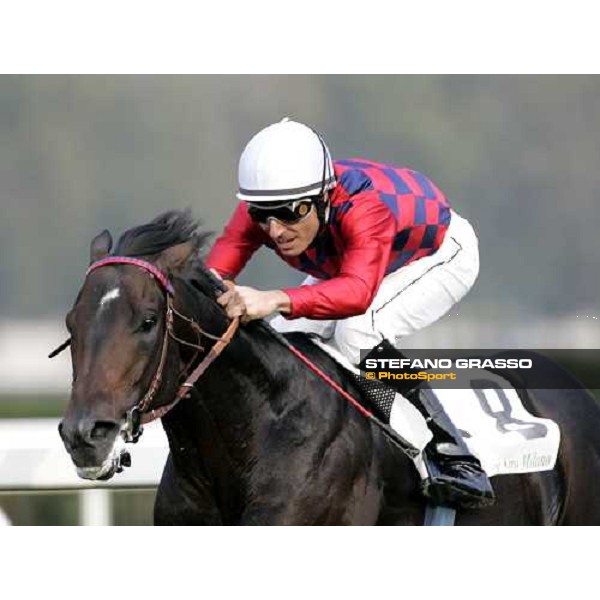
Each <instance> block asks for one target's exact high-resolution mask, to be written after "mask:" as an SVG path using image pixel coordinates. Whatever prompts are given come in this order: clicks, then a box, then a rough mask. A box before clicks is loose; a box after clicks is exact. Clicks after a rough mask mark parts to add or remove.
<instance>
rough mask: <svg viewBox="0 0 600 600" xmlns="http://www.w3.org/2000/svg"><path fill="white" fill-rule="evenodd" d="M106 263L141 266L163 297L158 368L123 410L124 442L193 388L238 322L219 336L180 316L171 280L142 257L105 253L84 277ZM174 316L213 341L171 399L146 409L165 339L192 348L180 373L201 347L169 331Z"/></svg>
mask: <svg viewBox="0 0 600 600" xmlns="http://www.w3.org/2000/svg"><path fill="white" fill-rule="evenodd" d="M109 265H133V266H136V267H138V268H140V269H143V270H144V271H146V272H147V273H149V274H150V275H151V276H152V277H153V278H154V280H155V281H156V283H158V285H159V287H160V288H161V289H162V290H163V291H164V292H165V294H166V298H167V303H166V311H165V335H164V337H163V342H162V348H161V352H160V360H159V363H158V367H157V368H156V372H155V373H154V377H153V378H152V381H151V383H150V386H149V388H148V390H147V391H146V393H145V394H144V397H143V398H142V399H141V400H140V401H139V402H138V403H137V404H136V405H135V406H134V407H133V408H132V409H130V410H129V411H128V412H127V422H126V427H125V430H124V432H123V434H124V438H125V441H126V442H136V441H137V440H138V438H139V437H140V435H141V434H142V427H141V426H142V425H143V424H146V423H150V422H151V421H154V420H155V419H160V418H161V417H163V416H164V415H165V414H167V413H168V412H169V411H170V410H171V409H172V408H173V407H174V406H175V405H176V404H177V403H178V402H179V401H180V400H181V399H182V398H184V397H186V396H188V395H189V393H190V390H191V389H192V388H193V387H194V384H195V383H196V381H198V379H199V378H200V377H201V376H202V374H203V373H204V372H205V371H206V369H208V367H209V366H210V365H211V364H212V363H213V362H214V361H215V360H216V359H217V358H218V356H219V355H220V354H221V352H223V350H225V348H226V347H227V346H228V344H229V343H230V342H231V340H232V339H233V336H234V335H235V333H236V331H237V329H238V327H239V323H240V321H239V318H237V317H236V318H235V319H233V320H232V321H231V323H230V324H229V326H228V327H227V330H226V331H225V333H224V334H223V335H222V336H216V335H213V334H211V333H208V332H207V331H204V330H203V329H202V328H201V327H200V326H199V325H198V323H196V322H195V321H194V320H193V319H190V318H188V317H186V316H185V315H182V314H181V313H180V312H178V311H177V310H176V309H175V308H174V306H173V298H174V296H175V290H174V288H173V284H172V283H171V281H170V280H169V278H168V277H167V275H166V274H165V273H164V272H163V271H161V270H160V269H159V268H158V267H156V266H155V265H153V264H152V263H150V262H147V261H145V260H141V259H139V258H133V257H130V256H109V257H107V258H103V259H101V260H99V261H97V262H95V263H93V264H92V265H90V267H89V268H88V270H87V272H86V274H85V276H86V277H87V276H88V275H89V274H90V273H92V272H93V271H95V270H96V269H99V268H101V267H106V266H109ZM175 317H178V318H180V319H182V320H183V321H185V322H187V323H188V324H189V325H190V327H191V328H192V330H193V331H194V332H195V333H196V335H197V337H198V342H199V341H200V338H201V337H205V338H208V339H210V340H213V341H214V342H215V343H214V344H213V346H212V348H211V349H210V350H209V351H208V353H207V354H206V356H205V357H204V358H203V359H202V360H201V361H200V363H199V364H198V366H197V367H196V368H195V369H194V370H193V371H192V372H191V373H190V374H189V375H188V376H187V378H186V380H185V381H184V382H183V383H182V384H181V385H180V386H179V388H178V390H177V392H176V394H175V398H174V400H173V401H172V402H170V403H169V404H165V405H163V406H159V407H157V408H153V409H152V408H150V405H151V404H152V402H153V400H154V398H155V397H156V394H157V392H158V390H159V388H160V384H161V383H162V379H163V371H164V368H165V364H166V361H167V354H168V346H169V338H172V339H173V340H174V341H175V342H177V343H179V344H183V345H186V346H191V347H192V348H195V349H196V354H195V355H194V357H193V358H192V360H191V362H190V363H188V366H187V367H186V368H185V369H184V372H185V371H186V370H187V368H189V366H190V364H191V363H192V362H193V361H194V360H195V358H196V356H197V354H198V352H199V351H202V350H204V348H203V346H201V345H200V344H199V343H198V344H191V343H190V342H186V341H185V340H181V339H179V338H178V337H176V336H175V333H174V331H173V321H174V318H175ZM67 345H68V344H67V342H65V344H63V345H62V346H61V347H59V348H57V350H55V351H54V352H53V353H52V355H54V356H55V355H56V354H57V353H58V351H60V350H61V349H64V348H66V347H67Z"/></svg>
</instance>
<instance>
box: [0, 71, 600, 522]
mask: <svg viewBox="0 0 600 600" xmlns="http://www.w3.org/2000/svg"><path fill="white" fill-rule="evenodd" d="M283 116H290V117H293V118H295V119H297V120H300V121H304V122H306V123H308V124H310V125H311V126H313V127H314V128H316V129H317V130H319V131H320V132H321V134H322V135H323V136H324V138H325V139H326V140H327V142H328V144H329V147H330V148H331V150H332V153H333V155H334V157H338V158H342V157H352V156H363V157H367V158H371V159H373V160H380V161H383V162H389V163H394V164H398V165H404V166H409V167H411V168H414V169H416V170H418V171H422V172H423V173H425V174H426V175H428V176H429V177H430V178H431V179H433V180H434V181H435V182H436V183H437V185H438V186H439V187H440V188H441V189H442V190H443V191H444V192H445V193H446V195H447V196H448V197H449V199H450V200H451V202H452V203H453V205H454V207H455V209H456V210H457V211H458V212H459V213H460V214H462V215H463V216H465V217H466V218H468V219H469V220H470V221H471V223H473V225H474V226H475V228H476V230H477V232H478V234H479V239H480V250H481V273H480V277H479V280H478V282H477V283H476V285H475V287H474V289H473V290H472V291H471V293H470V294H469V295H468V296H467V298H466V299H465V300H463V301H462V302H461V303H460V304H459V305H458V306H457V307H456V311H455V312H453V313H451V314H449V315H447V316H446V317H444V318H443V319H441V320H440V321H439V322H438V323H437V324H435V325H433V326H432V327H430V328H429V329H428V330H426V331H425V332H422V333H421V334H418V335H417V336H414V338H413V339H409V340H407V341H406V344H407V346H412V347H440V348H442V347H463V348H492V347H507V348H508V347H529V348H536V347H538V348H544V347H545V348H597V347H598V342H599V341H600V313H599V311H598V309H597V307H598V298H599V297H600V277H598V274H597V269H598V265H600V238H599V236H598V232H599V231H600V210H599V209H598V204H599V200H600V135H599V134H600V77H595V76H480V75H461V76H452V75H443V76H429V75H428V76H407V75H403V76H0V136H1V138H2V144H1V145H0V207H1V209H2V211H1V213H0V418H2V419H8V418H12V419H17V418H23V417H56V416H58V415H60V413H61V411H62V409H63V407H64V404H65V401H66V397H67V394H68V386H69V383H70V381H69V379H70V366H69V360H68V356H66V355H64V356H62V357H61V358H57V359H55V361H49V360H47V359H46V355H47V353H48V351H49V350H50V349H52V348H53V347H54V346H56V345H57V344H59V343H60V342H61V341H62V340H63V339H64V338H65V337H66V330H65V329H64V325H63V319H64V315H65V313H66V312H67V310H68V308H69V307H70V305H71V303H72V302H73V299H74V297H75V294H76V293H77V291H78V289H79V287H80V284H81V280H82V276H83V274H84V272H85V269H86V267H87V263H88V248H89V243H90V241H91V239H92V237H93V236H94V235H95V234H96V233H97V232H98V231H100V230H101V229H104V228H108V229H109V230H110V231H111V232H112V234H113V237H115V238H116V237H117V236H118V235H119V234H120V233H121V232H123V231H124V230H125V229H127V228H129V227H131V226H133V225H137V224H140V223H143V222H145V221H147V220H150V219H152V218H153V217H154V216H156V215H157V214H158V213H159V212H161V211H164V210H167V209H171V208H184V207H188V206H189V207H191V208H192V210H193V211H194V213H195V215H196V216H197V217H199V218H200V219H202V221H203V222H204V224H205V227H206V229H209V230H212V231H219V230H220V229H221V227H222V226H223V224H224V222H225V220H226V219H227V218H228V216H229V215H230V213H231V212H232V210H233V208H234V206H235V199H234V191H235V187H236V175H237V160H238V158H239V155H240V153H241V151H242V149H243V147H244V145H245V144H246V142H247V141H248V140H249V139H250V137H251V136H252V135H253V134H254V133H256V132H257V131H258V130H259V129H261V128H262V127H264V126H266V125H268V124H270V123H272V122H275V121H278V120H280V119H281V118H282V117H283ZM300 279H301V275H299V274H297V273H294V272H292V271H291V270H289V269H288V268H287V267H286V266H285V265H283V263H280V262H279V261H277V260H276V259H275V258H274V257H273V256H271V255H269V253H268V252H267V251H261V252H260V253H259V254H258V255H257V256H256V257H255V259H254V260H253V261H252V263H251V264H250V265H249V267H248V268H247V269H246V271H245V273H244V276H243V277H242V278H241V281H242V282H244V283H247V284H252V285H255V286H256V287H260V288H265V289H266V288H276V287H280V286H284V285H290V284H293V283H295V282H299V281H300ZM15 422H16V421H15ZM3 460H4V461H5V462H6V461H7V460H8V459H7V455H6V454H3V449H2V440H0V467H1V466H2V461H3ZM0 473H1V471H0ZM1 487H2V482H1V481H0V488H1ZM111 494H112V496H111V502H112V508H111V520H112V522H115V523H129V524H136V523H150V522H151V505H152V499H153V495H154V492H153V490H152V489H148V490H146V491H144V492H139V491H121V492H111ZM0 508H3V509H4V511H5V512H6V513H7V515H8V517H9V518H10V520H12V521H13V522H14V523H36V524H41V523H49V524H62V523H65V524H66V523H76V522H78V521H79V520H80V518H81V498H80V496H78V495H76V494H73V493H56V494H52V495H48V494H43V495H40V494H39V493H32V492H31V493H30V492H28V493H27V494H23V493H20V494H15V493H12V492H11V493H10V494H8V493H7V492H2V491H0Z"/></svg>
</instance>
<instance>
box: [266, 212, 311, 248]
mask: <svg viewBox="0 0 600 600" xmlns="http://www.w3.org/2000/svg"><path fill="white" fill-rule="evenodd" d="M260 227H261V228H262V230H263V231H264V232H265V233H266V234H267V235H268V236H269V237H270V238H271V239H272V240H273V242H274V243H275V244H276V245H277V249H278V250H279V252H280V253H281V254H282V255H283V256H298V255H299V254H302V253H303V252H304V251H305V250H306V249H307V248H308V247H309V246H310V245H311V243H312V242H313V240H314V239H315V237H317V233H318V232H319V217H318V216H317V210H316V208H315V206H314V204H313V205H312V207H311V209H310V212H309V213H308V214H307V215H306V217H304V218H303V219H302V220H300V221H298V222H297V223H294V224H291V223H285V222H284V221H279V220H278V219H274V218H272V219H269V220H268V222H267V223H262V224H261V225H260Z"/></svg>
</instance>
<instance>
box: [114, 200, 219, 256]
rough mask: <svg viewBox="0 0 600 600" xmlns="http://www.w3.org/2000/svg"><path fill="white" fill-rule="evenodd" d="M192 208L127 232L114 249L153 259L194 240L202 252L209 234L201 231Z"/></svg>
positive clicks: (165, 215) (170, 213)
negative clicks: (178, 245) (174, 247)
mask: <svg viewBox="0 0 600 600" xmlns="http://www.w3.org/2000/svg"><path fill="white" fill-rule="evenodd" d="M199 225H200V224H199V222H198V221H197V220H196V219H194V218H193V217H192V213H191V211H190V209H186V210H170V211H167V212H164V213H162V214H160V215H158V217H156V218H155V219H153V220H152V221H150V222H149V223H146V224H144V225H138V226H137V227H132V228H131V229H128V230H127V231H126V232H125V233H123V234H122V235H121V237H120V238H119V240H118V241H117V244H116V246H115V248H114V250H113V252H114V254H117V255H119V256H153V255H155V254H159V253H160V252H163V251H164V250H166V249H167V248H170V247H171V246H175V245H177V244H182V243H184V242H189V241H193V242H194V244H196V245H197V247H198V249H199V250H200V249H202V248H203V247H204V246H205V244H206V241H207V239H208V238H209V237H210V235H211V233H210V232H199V231H198V227H199Z"/></svg>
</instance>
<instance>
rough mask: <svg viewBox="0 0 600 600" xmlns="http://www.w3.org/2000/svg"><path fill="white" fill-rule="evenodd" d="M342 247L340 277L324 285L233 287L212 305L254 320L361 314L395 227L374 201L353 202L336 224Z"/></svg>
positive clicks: (384, 262) (373, 289)
mask: <svg viewBox="0 0 600 600" xmlns="http://www.w3.org/2000/svg"><path fill="white" fill-rule="evenodd" d="M340 227H341V233H342V235H343V237H344V240H345V242H346V244H345V250H344V256H343V260H342V265H341V269H340V273H339V275H338V276H337V277H334V278H333V279H330V280H328V281H323V282H321V283H318V284H315V285H311V286H300V287H296V288H289V289H285V290H268V291H261V290H256V289H254V288H251V287H245V286H235V288H232V289H230V290H229V291H228V292H227V294H223V296H221V297H220V298H219V300H218V302H219V303H220V304H221V305H222V306H224V307H225V309H226V311H227V314H228V316H229V317H234V316H241V317H243V320H245V321H248V320H252V319H260V318H263V317H266V316H268V315H270V314H272V313H274V312H280V313H281V314H283V315H284V316H289V317H290V318H297V317H307V318H310V319H341V318H346V317H351V316H354V315H359V314H363V313H364V312H365V311H366V310H367V308H368V307H369V306H370V304H371V302H372V300H373V297H374V296H375V294H376V292H377V290H378V288H379V284H380V283H381V280H382V279H383V277H384V275H385V270H386V267H387V264H388V261H389V256H390V252H391V248H392V243H393V240H394V236H395V232H396V227H395V221H394V218H393V215H391V213H390V211H389V209H388V208H387V207H386V206H385V205H384V204H383V203H381V202H380V201H379V200H373V201H372V202H371V201H366V202H361V203H357V204H356V205H355V206H354V207H353V208H352V214H351V215H350V212H349V213H348V214H347V215H345V218H344V220H343V222H342V223H341V225H340Z"/></svg>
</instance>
